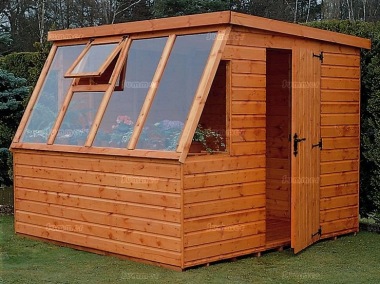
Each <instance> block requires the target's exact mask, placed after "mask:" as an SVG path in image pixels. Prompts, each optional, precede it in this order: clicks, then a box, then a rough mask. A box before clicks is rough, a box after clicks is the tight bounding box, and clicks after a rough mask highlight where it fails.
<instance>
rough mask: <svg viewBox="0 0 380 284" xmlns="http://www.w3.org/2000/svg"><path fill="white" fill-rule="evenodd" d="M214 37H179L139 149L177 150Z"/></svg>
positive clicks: (213, 34)
mask: <svg viewBox="0 0 380 284" xmlns="http://www.w3.org/2000/svg"><path fill="white" fill-rule="evenodd" d="M215 35H216V34H215V33H204V34H194V35H183V36H178V37H177V39H176V42H175V44H174V47H173V50H172V52H171V54H170V57H169V61H168V63H167V66H166V69H165V71H164V74H163V77H162V79H161V81H160V82H159V86H158V90H157V93H156V96H155V98H154V101H153V104H152V106H151V109H150V112H149V115H148V117H147V120H146V123H145V125H144V128H143V130H142V133H141V135H140V138H139V141H138V144H137V147H136V148H137V149H145V150H161V151H175V150H176V148H177V145H178V140H179V138H180V136H181V133H182V130H183V128H184V124H185V123H186V119H187V117H188V114H189V110H190V107H191V105H192V102H193V100H194V96H195V93H196V90H197V88H198V85H199V82H200V79H201V77H202V74H203V71H204V69H205V67H206V64H207V60H208V57H209V54H210V51H211V48H212V46H213V43H214V39H215V38H216V36H215Z"/></svg>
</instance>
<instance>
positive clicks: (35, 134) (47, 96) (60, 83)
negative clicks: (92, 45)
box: [21, 45, 85, 143]
mask: <svg viewBox="0 0 380 284" xmlns="http://www.w3.org/2000/svg"><path fill="white" fill-rule="evenodd" d="M84 47H85V46H84V45H75V46H62V47H58V49H57V52H56V54H55V57H54V59H53V62H52V65H51V67H50V70H49V72H48V74H47V76H46V79H45V81H44V83H43V86H42V88H41V91H40V93H39V96H38V99H37V102H36V104H35V106H34V108H33V111H32V114H31V116H30V118H29V121H28V123H27V125H26V128H25V130H24V133H23V136H22V137H21V141H22V142H32V143H46V142H47V139H48V137H49V135H50V132H51V129H52V127H53V125H54V123H55V120H56V118H57V116H58V112H59V110H60V109H61V106H62V102H63V100H64V99H65V97H66V94H67V91H68V89H69V87H70V84H71V82H72V79H70V78H64V74H65V72H66V70H67V69H68V68H69V67H70V66H71V65H72V64H73V63H74V61H75V59H76V58H77V57H78V56H79V54H80V53H81V52H82V51H83V49H84Z"/></svg>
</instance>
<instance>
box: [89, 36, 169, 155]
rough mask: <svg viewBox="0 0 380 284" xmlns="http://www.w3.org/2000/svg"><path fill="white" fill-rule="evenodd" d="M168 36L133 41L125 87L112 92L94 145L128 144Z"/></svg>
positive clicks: (115, 146)
mask: <svg viewBox="0 0 380 284" xmlns="http://www.w3.org/2000/svg"><path fill="white" fill-rule="evenodd" d="M166 40H167V38H154V39H143V40H135V41H133V42H132V45H131V48H130V50H129V53H128V60H127V71H126V76H125V80H124V90H122V91H115V92H114V93H113V94H112V97H111V100H110V102H109V104H108V107H107V109H106V112H105V114H104V117H103V120H102V122H101V124H100V127H99V131H98V133H97V135H96V137H95V141H94V144H93V146H97V147H99V146H103V147H114V148H126V147H127V144H128V143H129V140H130V138H131V135H132V131H133V128H134V124H135V122H136V120H137V118H138V116H139V114H140V110H141V107H142V105H143V103H144V101H145V97H146V94H147V93H148V90H149V87H150V85H151V82H152V79H153V76H154V73H155V71H156V69H157V65H158V63H159V61H160V57H161V54H162V51H163V49H164V46H165V43H166Z"/></svg>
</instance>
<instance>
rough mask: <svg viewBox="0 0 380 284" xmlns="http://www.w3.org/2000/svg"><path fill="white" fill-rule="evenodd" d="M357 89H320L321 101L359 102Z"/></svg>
mask: <svg viewBox="0 0 380 284" xmlns="http://www.w3.org/2000/svg"><path fill="white" fill-rule="evenodd" d="M359 98H360V91H359V90H344V91H341V90H321V101H322V102H357V103H358V102H359Z"/></svg>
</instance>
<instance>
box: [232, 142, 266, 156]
mask: <svg viewBox="0 0 380 284" xmlns="http://www.w3.org/2000/svg"><path fill="white" fill-rule="evenodd" d="M265 150H266V146H265V142H239V143H232V145H231V155H233V156H245V155H263V154H265Z"/></svg>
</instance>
